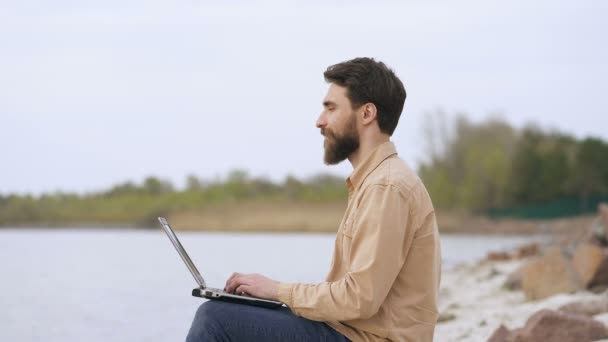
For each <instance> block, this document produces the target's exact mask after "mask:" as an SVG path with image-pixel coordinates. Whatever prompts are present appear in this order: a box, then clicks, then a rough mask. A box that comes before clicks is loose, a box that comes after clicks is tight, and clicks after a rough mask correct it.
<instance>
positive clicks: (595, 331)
mask: <svg viewBox="0 0 608 342" xmlns="http://www.w3.org/2000/svg"><path fill="white" fill-rule="evenodd" d="M607 337H608V329H607V328H606V326H604V324H603V323H601V322H598V321H596V320H593V319H591V318H589V317H586V316H582V315H575V314H569V313H566V312H560V311H555V310H548V309H544V310H541V311H538V312H537V313H535V314H534V315H532V316H531V317H530V318H529V319H528V321H527V322H526V325H525V326H524V327H523V328H521V329H517V330H514V331H513V332H511V334H510V336H508V339H506V340H505V341H513V342H532V341H534V342H536V341H552V342H586V341H597V340H600V339H603V338H607Z"/></svg>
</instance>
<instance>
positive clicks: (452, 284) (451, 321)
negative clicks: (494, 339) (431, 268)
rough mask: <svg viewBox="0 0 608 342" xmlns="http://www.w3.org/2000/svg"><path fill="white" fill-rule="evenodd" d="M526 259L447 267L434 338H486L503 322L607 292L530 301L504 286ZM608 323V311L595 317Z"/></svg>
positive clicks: (510, 324)
mask: <svg viewBox="0 0 608 342" xmlns="http://www.w3.org/2000/svg"><path fill="white" fill-rule="evenodd" d="M522 262H524V260H511V261H489V260H483V261H480V262H476V263H469V264H460V265H456V266H454V267H451V268H449V269H445V270H444V272H443V275H442V280H441V291H440V305H439V309H440V322H439V323H438V324H437V326H436V329H435V339H434V340H435V341H442V342H443V341H486V340H487V339H488V338H489V337H490V336H491V335H492V333H493V332H494V331H495V330H496V329H497V328H498V327H499V326H500V325H501V324H504V325H505V326H506V327H507V328H509V329H513V328H518V327H521V326H523V325H524V324H525V322H526V320H527V319H528V318H529V317H530V316H531V315H532V314H534V313H535V312H537V311H538V310H540V309H557V308H559V307H560V306H562V305H564V304H568V303H571V302H576V301H588V300H589V301H591V300H597V299H599V298H601V297H602V296H608V291H605V292H603V293H600V294H594V293H591V292H588V291H579V292H576V293H572V294H559V295H555V296H552V297H549V298H547V299H544V300H539V301H527V300H526V298H525V296H524V293H523V292H522V291H510V290H508V289H506V288H504V287H503V284H504V283H505V280H506V278H507V276H508V275H509V274H510V273H511V272H512V271H514V270H515V269H517V268H518V267H519V266H520V265H521V263H522ZM594 318H595V319H597V320H599V321H601V322H603V323H604V324H606V325H607V326H608V313H603V314H600V315H597V316H594Z"/></svg>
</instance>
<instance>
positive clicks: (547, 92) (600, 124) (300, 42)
mask: <svg viewBox="0 0 608 342" xmlns="http://www.w3.org/2000/svg"><path fill="white" fill-rule="evenodd" d="M606 18H608V1H601V0H598V1H591V0H580V1H556V0H551V1H544V0H535V1H529V0H511V1H487V0H485V1H484V0H461V1H429V0H425V1H395V2H385V1H302V2H290V1H259V2H244V1H243V2H241V1H194V0H191V1H149V0H146V1H143V0H142V1H124V0H121V1H116V0H105V1H82V0H80V1H63V0H59V1H58V0H54V1H24V0H18V1H17V0H16V1H12V0H1V1H0V129H1V133H0V156H1V158H2V159H1V162H0V193H8V192H19V193H25V192H30V193H36V194H37V193H41V192H51V191H56V190H62V191H78V192H90V191H96V190H102V189H106V188H109V187H110V186H111V185H113V184H116V183H118V182H123V181H128V180H131V181H137V182H139V181H141V180H143V178H144V177H146V176H147V175H156V176H159V177H163V178H167V179H169V180H171V181H172V182H174V183H175V184H176V185H182V184H183V183H184V179H185V177H186V175H188V174H195V175H197V176H200V177H203V178H214V177H217V176H225V175H226V174H227V172H228V171H229V170H231V169H234V168H244V169H247V170H249V171H250V173H251V174H252V175H254V176H266V177H269V178H271V179H273V180H282V179H283V178H284V177H285V176H286V175H287V174H293V175H296V176H298V177H306V176H311V175H313V174H315V173H318V172H332V173H335V174H338V175H343V176H347V175H348V174H349V172H350V171H351V168H350V164H348V163H347V162H346V163H343V164H341V165H339V166H337V167H336V166H335V167H328V166H325V165H324V164H323V162H322V154H323V152H322V137H321V135H320V134H319V131H318V129H317V128H315V120H316V118H317V115H318V113H319V112H320V110H321V100H322V98H323V95H324V94H325V91H326V90H327V85H326V84H325V82H324V80H323V77H322V73H323V71H324V70H325V68H326V67H327V66H328V65H331V64H334V63H337V62H340V61H343V60H347V59H351V58H353V57H356V56H370V57H375V58H377V59H380V60H382V61H384V62H385V63H387V64H388V65H389V66H391V67H392V68H393V69H394V70H395V71H396V73H397V74H398V76H399V77H400V78H401V79H402V80H403V82H404V84H405V87H406V90H407V92H408V98H407V100H406V104H405V110H404V113H403V114H402V117H401V121H400V125H399V127H398V128H397V131H396V132H395V135H394V136H393V141H394V142H395V143H396V145H397V148H398V150H399V152H400V155H401V157H402V158H403V159H405V160H406V161H407V162H408V163H410V164H411V165H412V166H413V167H416V166H417V165H418V163H419V161H420V160H422V159H423V158H424V150H425V146H424V139H423V134H422V133H421V131H422V126H423V122H424V120H425V116H428V114H429V113H431V112H433V111H436V110H437V109H439V108H441V109H443V110H444V111H445V112H447V113H449V114H454V113H459V112H464V113H467V114H468V116H469V117H470V118H471V119H473V120H483V119H484V118H487V117H488V116H490V115H492V114H494V113H501V114H502V115H503V117H504V118H505V119H506V120H508V121H509V122H511V123H512V124H514V125H516V126H522V125H523V124H525V123H526V122H530V121H533V122H536V123H538V124H540V125H541V126H543V127H547V128H555V129H559V130H562V131H565V132H568V133H571V134H574V135H576V136H578V137H584V136H589V135H594V136H599V137H603V138H605V139H608V113H607V109H606V108H608V86H607V82H608V44H607V43H606V41H607V38H606V37H607V32H608V20H606Z"/></svg>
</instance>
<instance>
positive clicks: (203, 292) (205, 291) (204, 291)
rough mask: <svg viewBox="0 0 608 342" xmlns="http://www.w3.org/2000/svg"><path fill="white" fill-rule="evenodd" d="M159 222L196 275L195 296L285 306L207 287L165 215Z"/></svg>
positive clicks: (265, 305) (250, 303)
mask: <svg viewBox="0 0 608 342" xmlns="http://www.w3.org/2000/svg"><path fill="white" fill-rule="evenodd" d="M158 222H160V225H161V226H162V227H163V230H164V231H165V233H167V236H168V237H169V240H171V242H172V243H173V246H174V247H175V249H176V250H177V253H179V256H181V257H182V260H183V261H184V263H185V264H186V266H187V267H188V270H190V273H191V274H192V276H193V277H194V280H196V283H197V284H198V285H199V287H197V288H195V289H193V290H192V295H193V296H195V297H202V298H207V299H213V300H220V301H224V302H231V303H238V304H247V305H255V306H262V307H265V308H273V309H274V308H279V307H281V306H283V303H281V302H277V301H274V300H267V299H262V298H256V297H252V296H249V295H246V294H236V293H228V292H226V291H224V290H221V289H215V288H211V287H207V285H206V284H205V279H203V277H202V276H201V274H200V273H199V272H198V269H197V268H196V266H194V263H193V262H192V260H190V257H189V256H188V253H186V250H185V249H184V247H182V244H181V243H180V242H179V240H178V239H177V236H176V235H175V232H173V229H171V226H169V223H168V222H167V220H166V219H165V218H164V217H159V218H158Z"/></svg>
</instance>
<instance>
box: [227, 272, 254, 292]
mask: <svg viewBox="0 0 608 342" xmlns="http://www.w3.org/2000/svg"><path fill="white" fill-rule="evenodd" d="M240 285H250V281H249V277H248V276H247V275H238V276H236V277H234V278H233V279H232V280H231V281H230V284H228V286H227V287H226V290H225V291H226V292H234V291H235V290H236V288H237V287H239V286H240Z"/></svg>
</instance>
